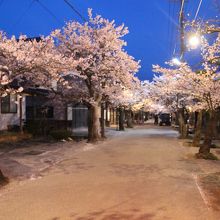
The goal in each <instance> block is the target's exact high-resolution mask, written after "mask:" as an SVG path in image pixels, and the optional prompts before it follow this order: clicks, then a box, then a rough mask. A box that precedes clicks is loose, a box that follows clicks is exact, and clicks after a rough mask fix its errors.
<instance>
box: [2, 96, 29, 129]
mask: <svg viewBox="0 0 220 220" xmlns="http://www.w3.org/2000/svg"><path fill="white" fill-rule="evenodd" d="M22 108H23V109H22V111H23V114H22V119H24V120H25V96H23V100H22ZM19 115H20V107H19V104H18V108H17V113H6V114H2V113H1V102H0V130H7V129H8V125H19Z"/></svg>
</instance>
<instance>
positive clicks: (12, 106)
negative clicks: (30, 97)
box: [1, 94, 17, 113]
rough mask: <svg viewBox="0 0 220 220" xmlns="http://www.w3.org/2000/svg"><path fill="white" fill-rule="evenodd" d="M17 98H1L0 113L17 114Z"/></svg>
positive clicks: (14, 96)
mask: <svg viewBox="0 0 220 220" xmlns="http://www.w3.org/2000/svg"><path fill="white" fill-rule="evenodd" d="M16 101H17V96H16V95H12V94H10V95H7V96H5V97H2V98H1V113H17V104H16Z"/></svg>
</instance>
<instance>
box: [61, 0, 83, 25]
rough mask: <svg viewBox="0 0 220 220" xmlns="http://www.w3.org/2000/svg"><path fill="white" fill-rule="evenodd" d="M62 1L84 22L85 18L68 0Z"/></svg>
mask: <svg viewBox="0 0 220 220" xmlns="http://www.w3.org/2000/svg"><path fill="white" fill-rule="evenodd" d="M64 2H65V3H66V4H67V5H68V6H69V7H70V8H71V9H72V10H73V11H74V12H75V13H76V14H77V15H78V16H79V17H80V18H81V19H82V20H83V21H84V22H86V21H87V20H86V18H85V17H84V16H83V15H82V14H81V13H80V12H79V11H78V10H77V9H76V8H75V7H74V6H73V5H72V4H71V3H70V2H69V1H68V0H64Z"/></svg>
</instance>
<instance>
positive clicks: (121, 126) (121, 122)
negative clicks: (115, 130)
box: [119, 107, 125, 131]
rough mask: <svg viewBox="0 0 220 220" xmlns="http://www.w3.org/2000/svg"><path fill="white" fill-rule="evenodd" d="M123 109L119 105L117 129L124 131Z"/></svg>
mask: <svg viewBox="0 0 220 220" xmlns="http://www.w3.org/2000/svg"><path fill="white" fill-rule="evenodd" d="M124 130H125V127H124V109H123V108H122V107H119V131H124Z"/></svg>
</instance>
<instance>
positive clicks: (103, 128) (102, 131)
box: [101, 104, 106, 138]
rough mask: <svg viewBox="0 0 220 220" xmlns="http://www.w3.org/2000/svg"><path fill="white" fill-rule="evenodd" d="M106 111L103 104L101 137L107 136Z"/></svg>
mask: <svg viewBox="0 0 220 220" xmlns="http://www.w3.org/2000/svg"><path fill="white" fill-rule="evenodd" d="M104 114H105V111H104V104H102V105H101V137H102V138H106V137H105V116H104Z"/></svg>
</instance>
